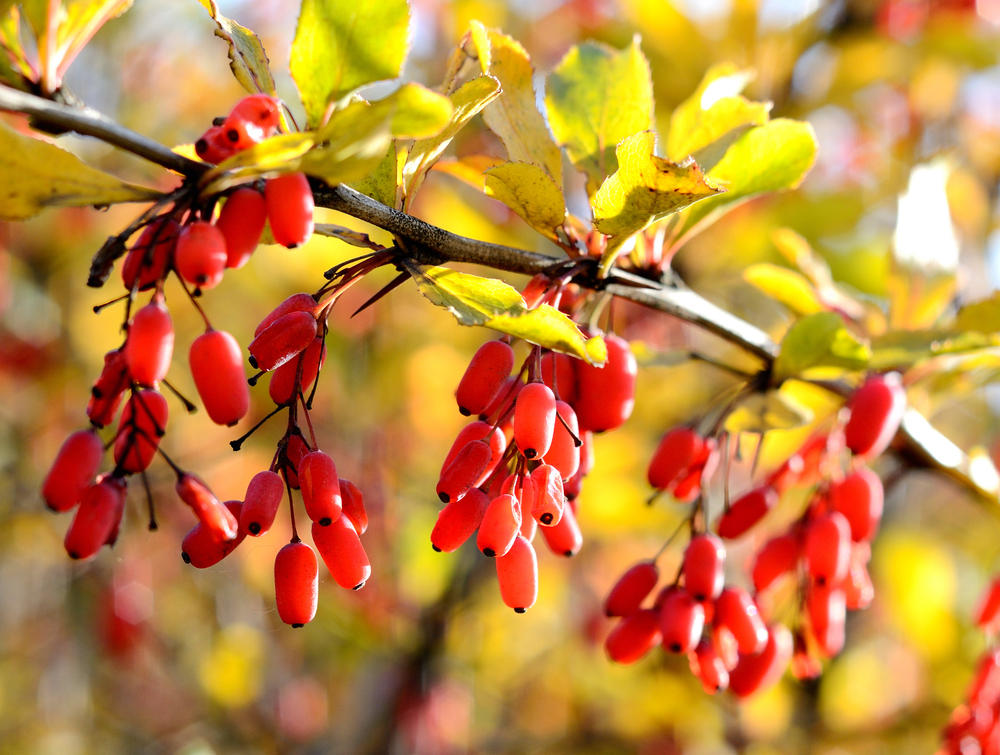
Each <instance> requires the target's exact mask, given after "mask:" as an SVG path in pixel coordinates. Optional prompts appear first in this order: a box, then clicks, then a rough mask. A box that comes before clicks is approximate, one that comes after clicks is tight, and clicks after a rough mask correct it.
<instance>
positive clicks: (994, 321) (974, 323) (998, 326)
mask: <svg viewBox="0 0 1000 755" xmlns="http://www.w3.org/2000/svg"><path fill="white" fill-rule="evenodd" d="M954 327H955V329H956V330H975V331H978V332H980V333H1000V293H994V294H993V296H991V297H990V298H989V299H983V300H982V301H977V302H972V303H971V304H966V305H965V306H964V307H962V308H961V309H959V310H958V314H957V315H956V316H955V326H954Z"/></svg>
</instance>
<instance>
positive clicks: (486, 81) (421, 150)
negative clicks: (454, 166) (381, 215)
mask: <svg viewBox="0 0 1000 755" xmlns="http://www.w3.org/2000/svg"><path fill="white" fill-rule="evenodd" d="M499 94H500V82H499V81H497V80H496V79H495V78H493V77H492V76H479V77H478V78H475V79H473V80H472V81H467V82H466V83H465V84H463V85H462V86H461V87H459V89H458V90H457V91H456V92H455V93H454V94H452V95H451V97H450V100H451V106H452V110H451V117H450V119H449V121H448V125H446V126H445V127H444V128H443V129H441V130H440V131H439V132H438V133H437V134H435V135H434V136H432V137H430V138H427V139H420V140H419V141H416V142H414V144H413V146H412V147H410V150H409V155H408V157H407V158H406V165H405V166H404V167H403V184H404V186H405V194H406V196H408V197H411V196H413V194H414V193H416V190H417V188H418V187H419V185H420V183H421V181H422V180H423V177H424V176H425V175H426V174H427V171H428V170H430V169H431V167H432V166H433V165H434V163H435V162H436V161H437V159H438V158H439V157H440V156H441V153H442V152H444V150H445V149H446V148H447V146H448V145H449V144H450V143H451V140H452V139H454V138H455V135H456V134H457V133H458V132H459V131H460V130H461V129H462V127H463V126H465V124H466V123H468V122H469V121H470V120H472V118H473V117H474V116H475V115H476V114H477V113H479V112H480V111H481V110H482V109H483V108H484V107H486V106H487V105H488V104H489V103H490V102H491V101H492V100H494V99H495V98H496V97H497V96H498V95H499Z"/></svg>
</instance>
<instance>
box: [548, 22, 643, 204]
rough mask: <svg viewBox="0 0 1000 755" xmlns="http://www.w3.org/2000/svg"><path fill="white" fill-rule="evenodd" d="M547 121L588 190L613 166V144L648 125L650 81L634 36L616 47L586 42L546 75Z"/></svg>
mask: <svg viewBox="0 0 1000 755" xmlns="http://www.w3.org/2000/svg"><path fill="white" fill-rule="evenodd" d="M545 105H546V109H547V110H548V115H549V124H550V125H551V126H552V133H553V134H554V135H555V137H556V141H557V142H559V143H561V144H562V145H563V146H565V147H566V152H567V154H568V155H569V159H570V160H571V161H572V162H573V164H574V165H576V166H577V168H579V169H580V170H582V171H583V172H584V173H586V174H587V193H588V194H591V195H592V194H593V193H594V192H596V191H597V188H598V187H599V186H600V185H601V182H602V181H604V179H605V177H607V176H609V175H611V174H612V173H614V172H615V171H616V170H617V169H618V161H617V158H616V155H615V146H616V145H617V144H618V143H619V142H620V141H622V140H623V139H626V138H627V137H630V136H632V135H633V134H637V133H639V132H641V131H648V130H650V129H651V128H652V126H653V85H652V80H651V78H650V73H649V63H648V62H647V61H646V58H645V56H644V55H643V54H642V50H640V49H639V40H638V38H636V39H634V40H633V41H632V44H631V45H629V46H628V47H627V48H625V49H624V50H621V51H616V50H612V49H611V48H609V47H605V46H604V45H601V44H597V43H594V42H586V43H584V44H581V45H577V46H576V47H573V48H572V49H571V50H570V51H569V52H568V53H566V56H565V57H564V58H563V59H562V61H560V63H559V65H558V66H557V67H556V69H555V71H553V72H552V74H551V75H550V76H549V78H548V83H547V85H546V94H545Z"/></svg>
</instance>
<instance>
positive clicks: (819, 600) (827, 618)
mask: <svg viewBox="0 0 1000 755" xmlns="http://www.w3.org/2000/svg"><path fill="white" fill-rule="evenodd" d="M806 612H807V613H808V615H809V631H810V632H811V633H812V636H813V639H814V640H815V641H816V646H817V648H819V650H820V652H821V653H822V654H823V655H825V656H826V657H827V658H832V657H833V656H835V655H836V654H837V653H839V652H840V651H841V650H842V649H843V647H844V623H845V621H846V619H847V604H846V602H845V600H844V591H843V590H841V589H840V588H839V587H832V586H830V585H820V584H815V583H814V584H811V585H809V589H808V591H807V592H806Z"/></svg>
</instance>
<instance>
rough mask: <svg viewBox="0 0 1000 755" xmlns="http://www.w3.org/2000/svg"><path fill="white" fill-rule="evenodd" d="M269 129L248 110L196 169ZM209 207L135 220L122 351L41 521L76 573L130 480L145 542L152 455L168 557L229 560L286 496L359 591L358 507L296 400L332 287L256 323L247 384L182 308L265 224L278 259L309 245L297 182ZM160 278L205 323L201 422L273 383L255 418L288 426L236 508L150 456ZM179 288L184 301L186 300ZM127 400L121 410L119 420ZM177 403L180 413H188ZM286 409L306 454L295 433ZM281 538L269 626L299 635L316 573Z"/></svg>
mask: <svg viewBox="0 0 1000 755" xmlns="http://www.w3.org/2000/svg"><path fill="white" fill-rule="evenodd" d="M279 123H280V113H279V109H278V103H277V101H276V100H275V99H274V98H272V97H268V96H266V95H252V96H249V97H246V98H244V99H243V100H241V101H240V102H239V103H238V104H237V105H236V107H235V108H233V110H232V112H231V113H230V114H229V116H228V117H226V118H224V119H220V120H219V121H218V122H217V123H216V124H215V125H213V126H212V128H210V129H209V130H208V131H207V132H206V134H205V135H204V136H203V137H202V138H201V139H199V140H198V143H197V144H196V151H197V152H198V154H199V155H200V156H201V157H203V158H204V159H206V160H207V161H210V162H218V161H220V160H223V159H225V158H226V157H228V156H229V155H230V154H233V153H234V152H236V151H239V150H242V149H246V148H248V147H251V146H252V145H253V144H256V143H259V142H261V141H263V140H264V139H267V138H268V137H270V136H272V135H273V134H274V133H275V132H276V130H277V128H278V126H279ZM218 200H219V197H211V198H209V199H207V200H204V201H201V200H196V199H191V198H190V197H189V198H188V199H187V200H179V201H178V202H177V204H176V205H175V206H174V207H173V208H172V209H170V210H168V211H167V212H163V213H161V214H159V215H152V213H147V214H146V215H144V216H142V217H141V218H140V220H139V221H138V222H137V223H136V224H135V226H134V227H133V232H134V230H135V229H136V228H137V227H143V226H144V227H143V229H142V231H141V232H140V233H139V236H138V239H137V241H136V242H135V244H134V245H132V247H131V248H130V249H129V250H128V252H127V254H126V256H125V259H124V261H123V264H122V270H121V274H122V281H123V283H124V285H125V288H126V289H127V290H128V293H127V295H126V296H125V297H122V298H124V299H126V301H127V305H126V312H125V318H124V322H123V325H122V330H123V331H124V332H125V334H126V335H125V339H124V342H123V343H122V345H121V346H120V347H118V348H117V349H114V350H112V351H110V352H108V354H107V355H106V356H105V359H104V368H103V370H102V372H101V374H100V376H99V377H98V379H97V380H96V382H95V383H94V385H93V388H92V390H91V397H90V401H89V403H88V405H87V416H88V418H89V419H90V422H91V425H92V427H91V428H90V429H86V430H79V431H77V432H74V433H73V434H71V435H70V436H69V438H67V439H66V441H65V442H64V443H63V445H62V447H61V448H60V450H59V452H58V454H57V456H56V459H55V461H54V463H53V465H52V467H51V469H50V471H49V473H48V475H47V477H46V478H45V481H44V483H43V486H42V495H43V497H44V499H45V501H46V503H47V505H48V506H49V507H50V508H51V509H53V510H55V511H69V510H71V509H73V508H74V507H75V508H76V513H75V515H74V519H73V522H72V523H71V524H70V527H69V529H68V531H67V533H66V537H65V547H66V550H67V552H68V553H69V555H70V556H71V557H72V558H75V559H83V558H89V557H91V556H93V555H94V554H96V553H97V551H98V550H99V549H100V547H101V546H102V545H105V544H107V545H112V544H114V542H115V540H116V538H117V535H118V529H119V527H120V524H121V521H122V516H123V513H124V508H125V498H126V488H127V481H128V478H129V477H130V476H132V475H136V474H138V475H141V476H142V477H143V482H144V486H145V488H146V491H147V498H148V499H149V501H148V502H149V509H150V528H151V529H155V527H156V520H155V514H154V510H153V501H152V498H151V496H150V495H149V487H148V484H146V481H145V474H146V470H147V468H148V467H149V465H150V464H151V462H152V460H153V458H154V456H156V455H157V454H158V453H159V454H160V455H161V456H162V457H163V458H164V459H165V461H166V462H167V464H168V465H169V466H170V467H171V468H172V469H173V471H174V472H175V473H176V476H177V482H176V492H177V495H178V497H179V498H180V499H181V500H182V501H183V502H184V503H185V504H187V505H188V506H189V507H190V508H191V510H192V511H193V512H194V514H195V516H196V518H197V520H198V524H197V525H196V526H195V527H194V529H192V530H191V531H190V532H189V533H188V534H187V536H186V537H185V538H184V541H183V545H182V556H183V558H184V560H185V561H186V562H188V563H190V564H192V565H194V566H196V567H199V568H204V567H207V566H211V565H213V564H215V563H217V562H219V561H220V560H221V559H223V558H224V557H225V556H227V555H228V554H229V553H231V552H232V551H233V550H235V548H236V547H237V546H238V545H239V544H240V542H242V540H243V539H244V537H245V536H246V535H248V534H249V535H251V536H259V535H263V534H264V533H265V532H267V531H268V529H269V528H270V527H271V524H272V523H273V521H274V518H275V515H276V513H277V510H278V507H279V505H280V503H281V501H282V499H283V497H284V491H285V490H287V491H288V495H289V504H291V491H292V489H298V490H300V491H301V495H302V501H303V504H304V507H305V510H306V514H307V515H308V516H309V518H310V520H312V522H313V540H314V542H315V544H316V548H317V549H318V550H319V552H320V554H321V555H322V557H323V559H324V561H325V562H326V563H327V566H328V567H329V569H330V572H331V573H332V574H333V576H334V579H335V580H336V581H337V582H338V583H339V584H341V585H343V586H344V587H348V588H351V589H358V588H359V587H361V586H362V585H363V584H364V583H365V582H366V581H367V579H368V577H369V575H370V572H371V567H370V565H369V563H368V558H367V556H366V555H365V551H364V548H363V547H362V546H361V542H360V537H359V536H360V534H361V533H363V532H364V531H365V529H366V528H367V526H368V522H367V515H366V513H365V509H364V501H363V498H362V495H361V492H360V491H359V490H358V488H357V487H356V486H354V485H353V484H352V483H351V482H349V481H348V480H342V479H340V478H339V477H338V474H337V470H336V466H335V465H334V462H333V459H332V458H331V457H330V456H329V455H327V454H326V453H324V452H323V451H320V450H318V448H317V447H316V440H315V437H313V436H312V429H311V424H309V421H308V411H309V406H310V405H311V394H310V398H309V399H307V398H306V394H307V392H308V391H309V386H310V385H311V386H312V387H313V388H312V390H315V385H316V381H317V379H318V374H319V371H320V369H321V367H322V364H323V361H324V359H325V355H326V353H325V345H324V344H325V336H326V332H327V324H326V323H327V318H328V316H329V312H330V308H331V306H332V304H333V303H334V301H335V300H336V298H337V291H338V286H337V285H335V284H333V283H332V282H331V283H328V284H326V285H325V286H324V287H323V288H322V289H320V291H319V292H318V293H317V294H316V295H311V294H306V293H302V294H295V295H293V296H291V297H289V298H288V299H286V300H285V301H284V302H282V303H281V304H280V305H279V306H278V307H277V308H276V309H275V310H274V311H272V312H271V313H270V314H268V315H267V317H265V318H264V319H263V321H262V322H261V323H260V324H259V325H258V326H257V329H256V331H255V333H254V339H253V340H252V342H251V343H250V345H249V361H250V364H251V365H252V366H253V367H255V368H257V369H259V370H260V372H259V373H258V374H257V375H255V376H253V377H251V378H250V379H249V380H248V379H247V376H246V374H245V372H244V366H243V357H242V349H241V348H240V346H239V344H238V342H237V341H236V339H235V338H234V337H233V336H232V335H230V334H229V333H226V332H224V331H220V330H215V329H214V328H212V326H211V324H210V323H209V320H208V318H207V316H206V315H205V313H204V311H203V310H202V308H201V307H200V306H199V305H198V303H197V301H196V298H195V297H196V295H197V294H198V293H199V292H200V290H204V289H208V288H212V287H214V286H216V285H217V284H218V283H219V281H220V280H221V278H222V275H223V273H224V271H225V269H226V268H227V267H233V268H236V267H240V266H242V265H243V264H245V263H246V261H247V260H248V259H249V257H250V255H251V254H252V253H253V251H254V249H255V248H256V247H257V245H258V243H259V241H260V237H261V234H262V232H263V229H264V226H265V223H269V224H270V227H271V231H272V234H273V235H274V237H275V239H276V240H277V241H278V242H279V243H283V244H285V245H286V246H289V247H291V246H296V245H298V244H301V243H304V242H305V241H306V240H308V238H309V236H310V235H311V234H312V229H313V216H312V214H313V197H312V192H311V189H310V188H309V183H308V181H307V180H306V178H305V176H304V175H302V174H290V175H284V176H279V177H277V178H272V179H269V180H267V181H266V182H265V184H264V187H263V192H261V191H259V190H258V189H257V188H255V187H243V188H238V189H236V190H235V191H233V192H232V193H230V194H229V195H228V197H226V198H225V204H224V205H223V207H222V209H221V211H220V212H219V213H218V216H217V218H216V219H215V220H214V222H213V221H212V217H213V215H214V214H215V206H216V205H217V203H218ZM184 202H186V204H185V203H184ZM156 209H158V208H154V211H153V212H155V211H156ZM362 268H363V266H362ZM366 270H367V268H363V269H362V270H361V272H362V273H363V272H365V271H366ZM170 273H175V274H176V275H177V276H178V278H179V279H180V280H181V281H182V285H183V288H184V290H185V292H186V293H188V295H189V297H190V299H191V301H192V303H193V304H194V306H195V307H196V308H197V309H198V311H199V313H200V314H201V315H202V317H203V319H204V321H205V325H206V331H205V332H204V333H203V334H202V335H200V336H198V337H197V338H196V339H195V340H194V341H193V342H192V344H191V346H190V350H189V353H188V362H189V365H190V369H191V374H192V377H193V378H194V383H195V386H196V387H197V390H198V394H199V397H200V398H201V401H202V404H203V405H204V407H205V410H206V412H207V414H208V415H209V417H210V418H211V420H212V421H213V422H215V423H216V424H220V425H226V426H232V425H235V424H236V423H237V422H239V421H240V420H241V419H242V418H243V417H244V416H245V415H246V414H247V411H248V410H249V406H250V394H249V388H248V384H249V385H253V384H255V383H256V381H257V380H258V379H259V378H260V376H261V375H263V374H264V373H266V372H270V373H271V374H272V377H271V381H270V385H269V393H270V396H271V398H272V400H273V401H274V403H275V404H276V405H277V407H276V409H275V410H274V411H273V412H271V414H269V415H268V417H270V416H273V415H274V414H276V413H277V412H278V411H281V410H283V409H284V410H287V412H288V430H287V431H286V433H285V434H284V436H283V437H282V439H281V440H280V441H279V442H278V447H277V451H276V453H275V456H274V460H273V462H272V464H271V466H270V468H269V469H267V470H264V471H262V472H260V473H259V474H257V475H256V476H255V477H254V478H253V479H252V480H251V481H250V484H249V486H248V488H247V492H246V496H245V497H244V500H243V501H227V502H226V503H222V502H220V501H219V499H218V498H216V496H215V495H214V494H213V493H212V492H211V490H210V489H209V488H208V486H207V485H205V483H204V482H202V481H201V480H199V479H198V478H197V477H196V476H194V475H192V474H190V473H188V472H185V471H183V470H182V469H180V467H178V466H177V465H176V464H175V463H174V462H173V461H172V460H171V459H170V458H169V457H168V456H167V455H166V454H165V453H164V452H163V451H162V449H160V447H159V446H160V440H161V438H162V437H163V435H164V434H165V432H166V428H167V420H168V407H167V400H166V398H165V397H164V396H163V394H162V393H161V392H160V387H161V385H165V386H167V387H168V388H170V389H171V390H174V389H173V388H172V386H171V385H170V383H168V382H167V381H166V375H167V372H168V370H169V368H170V365H171V362H172V360H173V351H174V329H173V323H172V320H171V317H170V313H169V311H168V309H167V306H166V298H165V295H164V284H165V281H166V278H167V277H168V276H169V275H170ZM344 280H345V281H346V280H347V278H345V279H344ZM184 284H190V285H192V286H195V287H196V289H195V291H194V292H192V291H191V290H189V289H188V286H187V285H184ZM149 289H152V290H153V293H152V296H151V298H150V300H149V302H148V303H147V304H145V305H144V306H142V307H140V308H139V309H138V310H137V311H135V313H134V315H133V314H132V305H133V302H134V300H135V297H136V295H137V294H138V293H139V292H140V291H145V290H149ZM115 301H118V300H117V299H116V300H115ZM174 392H175V393H176V391H174ZM126 394H128V399H127V400H126V401H125V404H124V408H123V409H122V410H121V412H120V414H119V412H118V409H119V406H120V404H121V403H122V399H123V398H124V397H125V395H126ZM177 395H178V397H179V398H181V400H182V401H184V403H185V405H186V406H187V407H188V409H189V410H193V409H194V406H193V405H192V404H190V402H188V401H187V400H186V399H183V397H181V396H180V394H179V393H178V394H177ZM300 405H301V414H302V416H304V417H305V419H306V426H307V427H308V429H309V434H310V437H311V441H312V442H311V443H310V442H308V441H307V440H306V438H305V433H304V432H303V428H302V426H300V423H299V417H300ZM116 416H117V420H118V421H117V429H116V431H115V434H114V436H113V437H112V438H111V439H110V440H109V441H108V443H107V444H105V443H104V441H102V439H101V437H100V435H99V434H98V432H97V430H98V429H100V428H103V427H105V426H107V425H110V424H112V423H113V422H115V418H116ZM265 419H266V418H265ZM260 424H262V423H258V425H256V426H255V427H254V430H255V429H256V428H257V427H259V426H260ZM251 432H253V430H251ZM248 435H249V434H248ZM248 435H245V436H244V437H243V438H241V439H239V440H237V441H234V442H233V444H232V445H233V448H234V449H238V448H239V446H240V444H241V443H242V442H243V440H245V438H246V437H248ZM108 446H113V449H114V450H113V457H114V466H113V467H112V469H111V470H110V471H108V472H106V473H104V474H99V471H100V468H101V465H102V462H103V457H104V451H105V449H106V447H108ZM292 526H293V537H292V542H291V543H289V544H288V545H287V546H285V548H283V549H282V550H281V551H279V553H278V556H277V558H276V560H275V592H276V597H277V603H278V612H279V615H280V616H281V618H282V619H283V620H284V621H286V622H287V623H289V624H292V625H295V626H300V625H302V624H304V623H306V622H307V621H309V620H311V619H312V617H313V614H314V613H315V610H316V593H317V587H316V584H317V572H318V568H317V559H316V556H315V552H314V551H313V550H312V548H311V547H309V546H308V545H305V544H304V543H302V542H301V541H300V540H299V537H298V534H297V532H296V531H295V520H294V509H292Z"/></svg>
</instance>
